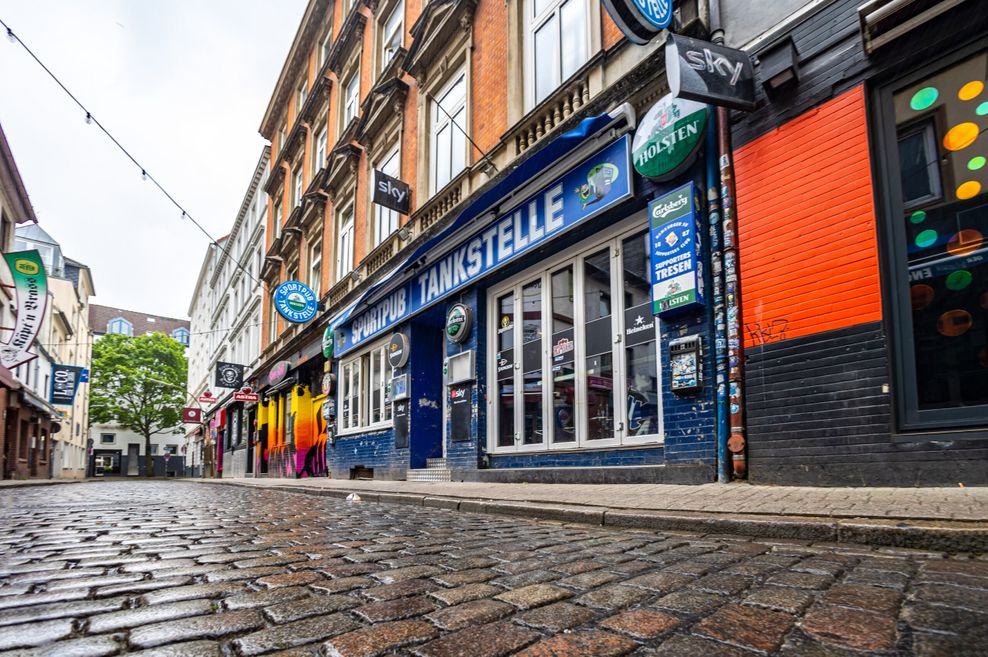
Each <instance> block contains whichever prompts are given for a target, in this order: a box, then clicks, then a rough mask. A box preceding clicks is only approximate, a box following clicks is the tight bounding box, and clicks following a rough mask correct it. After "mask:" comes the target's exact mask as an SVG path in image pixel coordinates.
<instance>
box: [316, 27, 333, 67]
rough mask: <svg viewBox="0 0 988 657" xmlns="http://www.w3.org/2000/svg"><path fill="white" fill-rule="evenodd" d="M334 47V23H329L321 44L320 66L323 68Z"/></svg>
mask: <svg viewBox="0 0 988 657" xmlns="http://www.w3.org/2000/svg"><path fill="white" fill-rule="evenodd" d="M332 49H333V24H332V23H330V24H329V28H328V29H327V30H326V34H325V35H324V36H323V38H322V42H321V43H320V45H319V67H320V68H322V66H323V64H325V63H326V60H327V59H329V53H330V52H331V51H332Z"/></svg>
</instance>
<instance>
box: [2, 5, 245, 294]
mask: <svg viewBox="0 0 988 657" xmlns="http://www.w3.org/2000/svg"><path fill="white" fill-rule="evenodd" d="M0 25H2V26H3V27H4V29H6V30H7V38H8V39H10V41H11V42H12V43H16V44H20V46H21V47H22V48H24V50H25V52H27V54H28V55H30V56H31V59H33V60H34V61H35V62H36V63H37V64H38V66H40V67H41V68H42V69H43V70H44V72H45V73H47V74H48V77H50V78H51V79H52V80H54V81H55V84H57V85H58V86H59V87H60V88H61V90H62V91H64V92H65V94H66V95H67V96H68V97H69V98H71V99H72V102H74V103H75V104H76V105H78V106H79V109H81V110H82V111H83V112H85V113H86V123H87V124H91V125H95V126H96V127H97V128H99V129H100V131H102V132H103V134H104V135H106V136H107V138H108V139H109V140H110V141H111V142H113V144H114V145H115V146H116V147H117V148H118V149H119V150H120V152H121V153H123V154H124V156H125V157H126V158H127V159H128V160H130V161H131V162H132V163H133V164H134V166H136V167H137V168H138V169H140V171H141V178H142V179H144V180H146V181H150V182H151V183H152V184H153V185H154V186H155V187H157V188H158V190H159V191H160V192H161V193H162V194H164V196H165V198H167V199H168V200H169V201H170V202H171V204H172V205H174V206H175V207H176V208H178V209H179V210H180V211H181V212H182V218H183V219H188V220H189V221H191V222H192V224H193V225H194V226H195V227H196V228H198V229H199V230H200V231H201V232H202V234H203V235H205V236H206V239H208V240H209V242H210V243H211V244H212V245H213V246H215V247H217V248H218V249H220V250H221V251H223V252H224V253H226V255H227V256H228V257H229V258H230V260H232V261H233V263H234V264H235V265H236V266H237V267H238V268H239V269H240V270H241V271H243V272H244V274H245V275H247V276H248V277H250V278H251V279H253V280H254V282H256V283H258V284H260V283H261V281H260V279H258V278H257V277H256V276H254V275H253V274H251V273H250V272H249V271H248V270H247V268H246V267H244V265H243V264H242V263H241V262H240V261H239V260H237V259H236V258H234V257H233V254H231V253H230V251H229V250H228V249H227V248H226V247H225V246H223V245H222V244H220V243H219V242H218V241H216V239H214V238H213V236H212V235H210V234H209V231H207V230H206V229H205V228H203V226H202V224H200V223H199V222H198V221H196V219H195V218H194V217H193V216H192V214H190V213H189V211H188V210H186V209H185V207H184V206H183V205H182V204H181V203H179V202H178V200H176V198H175V197H174V196H173V195H172V194H171V193H170V192H169V191H168V190H167V189H165V187H164V185H162V184H161V183H160V182H158V180H157V178H155V177H154V176H152V175H151V174H150V173H148V170H147V167H145V166H144V165H143V164H141V163H140V162H139V161H138V160H137V158H136V157H134V156H133V155H132V154H131V153H130V151H128V150H127V149H126V148H125V147H124V146H123V144H121V143H120V141H119V140H117V138H116V137H114V136H113V134H112V133H110V131H109V130H108V129H107V128H106V126H104V125H103V124H102V123H100V121H99V120H98V119H97V118H96V117H95V116H93V113H92V112H90V111H89V109H87V108H86V106H85V105H83V104H82V101H80V100H79V99H78V98H77V97H76V95H75V94H73V93H72V92H71V91H69V88H68V87H66V86H65V84H64V83H63V82H62V81H61V80H60V79H59V78H58V76H56V75H55V73H54V72H52V70H51V69H50V68H48V67H47V66H46V65H45V63H44V62H42V61H41V59H40V58H39V57H38V56H37V55H36V54H34V51H33V50H31V48H29V47H28V45H27V44H26V43H24V41H23V40H21V38H20V36H18V35H17V34H15V33H14V30H13V29H12V28H11V27H10V25H8V24H7V23H6V22H5V21H4V20H3V19H2V18H0Z"/></svg>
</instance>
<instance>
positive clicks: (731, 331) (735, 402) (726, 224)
mask: <svg viewBox="0 0 988 657" xmlns="http://www.w3.org/2000/svg"><path fill="white" fill-rule="evenodd" d="M707 2H708V11H709V14H710V40H711V41H712V42H714V43H716V44H718V45H723V44H724V27H723V24H722V22H721V14H720V0H707ZM717 150H718V161H719V168H720V204H721V226H722V234H723V238H724V243H723V244H724V246H723V248H724V295H725V301H726V304H725V305H726V310H727V361H728V377H727V378H728V388H729V395H728V396H729V403H730V413H729V416H730V438H729V439H728V441H727V448H728V450H730V452H731V454H732V456H731V460H732V463H733V466H734V475H735V477H738V478H741V477H744V476H745V475H746V474H747V470H748V464H747V458H746V453H745V443H746V440H745V430H744V340H743V339H742V334H741V277H740V275H739V272H740V263H739V262H738V219H737V211H736V205H735V199H736V194H735V188H734V157H733V150H732V147H731V115H730V112H729V111H728V109H727V108H726V107H718V108H717Z"/></svg>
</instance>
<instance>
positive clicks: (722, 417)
mask: <svg viewBox="0 0 988 657" xmlns="http://www.w3.org/2000/svg"><path fill="white" fill-rule="evenodd" d="M706 148H707V159H706V187H707V190H706V192H707V221H708V225H707V228H708V234H709V242H710V274H711V275H710V279H711V292H712V295H711V296H712V297H713V316H712V319H713V327H712V330H713V335H714V369H715V372H716V375H715V381H716V385H717V389H716V393H717V397H716V399H717V426H716V435H717V482H718V483H721V484H726V483H728V482H729V481H730V480H731V467H730V466H729V465H728V455H727V454H728V451H727V437H728V435H729V433H730V424H729V423H728V406H727V405H728V398H727V319H726V316H725V312H724V279H723V273H724V258H723V253H722V251H721V237H720V228H721V227H720V222H721V218H720V178H719V171H718V167H717V157H716V153H717V116H716V114H714V113H713V112H711V113H710V115H709V117H708V119H707V145H706Z"/></svg>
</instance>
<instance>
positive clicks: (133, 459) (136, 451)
mask: <svg viewBox="0 0 988 657" xmlns="http://www.w3.org/2000/svg"><path fill="white" fill-rule="evenodd" d="M140 460H141V448H140V446H139V445H135V444H133V443H131V444H130V445H127V476H128V477H136V476H137V475H139V474H140V473H141V472H140Z"/></svg>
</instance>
